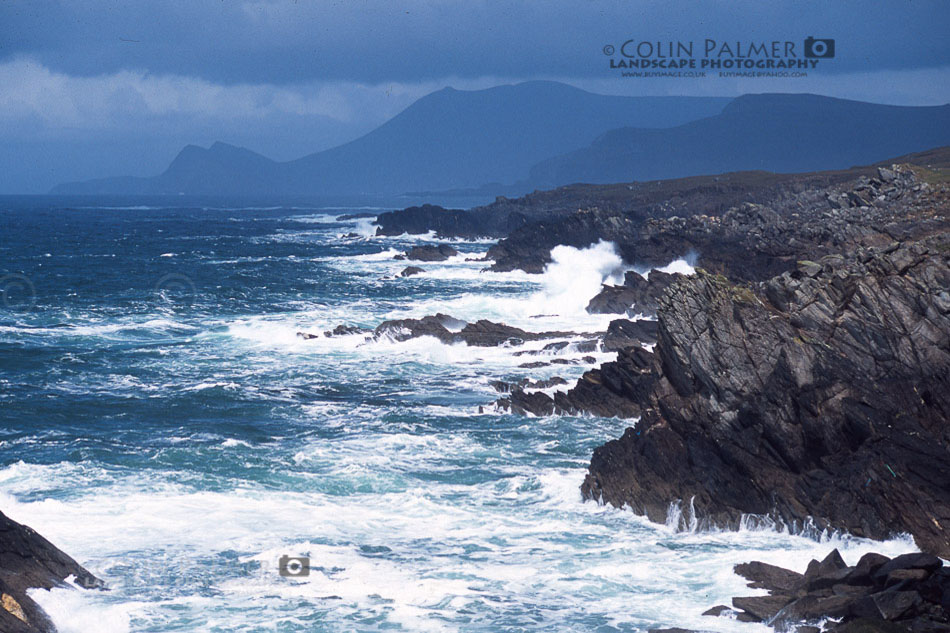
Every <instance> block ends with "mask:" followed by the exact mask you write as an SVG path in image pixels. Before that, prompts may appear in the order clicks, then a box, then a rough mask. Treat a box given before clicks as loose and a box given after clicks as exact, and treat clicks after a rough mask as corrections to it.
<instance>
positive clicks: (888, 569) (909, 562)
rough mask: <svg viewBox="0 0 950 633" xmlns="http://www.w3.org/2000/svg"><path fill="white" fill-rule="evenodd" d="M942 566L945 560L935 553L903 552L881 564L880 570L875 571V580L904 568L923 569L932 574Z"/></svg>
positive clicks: (880, 579) (878, 580) (879, 580)
mask: <svg viewBox="0 0 950 633" xmlns="http://www.w3.org/2000/svg"><path fill="white" fill-rule="evenodd" d="M942 566H943V562H942V561H941V560H940V559H939V558H937V557H936V556H934V555H933V554H924V553H913V554H901V555H900V556H895V557H894V558H892V559H891V560H889V561H888V562H886V563H884V564H883V565H881V567H880V568H878V570H877V571H876V572H875V573H874V580H875V581H877V582H881V581H882V580H883V579H885V578H887V577H888V576H890V575H891V574H893V572H895V571H899V570H902V569H921V570H924V571H926V572H927V574H928V575H930V574H931V573H933V572H935V571H937V570H938V569H940V568H941V567H942Z"/></svg>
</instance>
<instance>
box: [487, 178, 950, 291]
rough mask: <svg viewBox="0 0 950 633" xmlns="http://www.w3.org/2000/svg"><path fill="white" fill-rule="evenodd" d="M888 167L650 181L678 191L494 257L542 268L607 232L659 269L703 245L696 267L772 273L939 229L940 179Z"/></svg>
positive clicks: (526, 236)
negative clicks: (934, 213)
mask: <svg viewBox="0 0 950 633" xmlns="http://www.w3.org/2000/svg"><path fill="white" fill-rule="evenodd" d="M887 171H888V172H889V173H890V174H891V176H889V178H891V180H888V181H885V180H883V179H881V178H880V177H878V176H874V175H873V174H875V173H877V172H876V171H875V170H871V169H868V168H862V169H859V170H854V171H850V172H828V173H824V174H804V175H802V174H799V175H794V176H793V175H786V176H782V177H779V176H777V175H774V174H772V175H764V174H759V177H760V178H761V181H759V182H757V183H756V184H752V182H755V179H753V178H751V175H750V174H725V175H723V176H719V177H716V178H721V179H722V182H721V184H720V186H719V187H714V186H713V185H712V183H708V182H707V183H705V184H704V185H703V186H699V185H692V186H690V185H688V184H687V182H686V181H660V182H657V183H642V184H641V185H638V186H642V187H644V188H646V189H648V190H653V189H657V190H662V191H666V192H667V196H668V197H667V198H665V199H659V200H654V199H651V198H649V197H647V198H645V199H646V200H649V202H646V203H644V204H643V206H641V205H638V204H636V203H634V202H633V201H632V200H631V202H630V205H628V206H626V207H623V208H606V209H605V208H588V209H582V210H580V211H577V212H576V213H572V214H570V215H568V216H564V217H562V218H559V219H557V220H552V221H548V222H544V223H537V224H531V225H528V226H525V227H524V228H523V229H519V230H518V231H515V232H514V233H512V234H511V235H510V236H509V237H508V238H506V239H504V240H502V241H500V242H499V243H498V244H496V245H495V246H493V247H492V248H491V249H490V250H489V253H488V256H489V257H490V258H492V259H494V260H495V263H494V264H493V265H492V268H493V269H494V270H512V269H516V268H520V269H522V270H526V271H528V272H541V271H542V270H543V268H544V266H545V265H546V264H547V263H548V262H549V261H550V249H551V248H553V247H554V246H556V245H558V244H567V245H570V246H574V247H577V248H581V247H586V246H590V245H591V244H595V243H597V242H598V241H599V240H607V241H612V242H614V243H615V244H616V245H617V249H618V252H619V253H620V255H621V256H622V257H623V258H624V260H625V261H629V262H636V263H638V264H642V265H646V266H653V267H657V266H663V265H666V264H668V263H669V262H670V261H672V260H674V259H676V258H680V257H683V256H684V255H687V254H689V253H696V254H697V262H696V265H698V266H700V267H702V268H704V269H706V270H709V271H712V272H716V273H721V274H724V275H726V276H728V277H730V278H731V279H735V280H740V281H762V280H765V279H768V278H770V277H772V276H775V275H778V274H780V273H782V272H785V271H789V270H792V269H794V268H795V266H796V262H797V261H798V260H800V259H803V257H802V255H803V254H808V258H809V259H818V258H820V257H822V256H824V255H827V254H833V253H838V252H841V251H842V250H845V249H854V248H857V247H860V246H882V245H884V244H887V243H889V242H892V241H894V240H902V241H907V240H910V239H918V238H919V237H920V236H922V235H926V234H931V233H933V232H935V231H938V230H939V229H940V227H939V224H938V223H934V222H933V221H932V218H931V216H930V206H929V201H930V196H928V195H927V194H928V193H929V189H930V186H929V185H928V184H927V183H926V182H923V181H921V180H920V179H919V178H918V177H917V176H916V174H915V172H914V170H913V169H912V168H909V167H906V166H899V165H895V166H893V167H892V168H890V169H888V170H887ZM687 180H688V179H687ZM730 183H731V185H730ZM740 183H742V184H740ZM855 193H858V194H860V199H861V200H866V201H867V202H868V204H860V203H857V202H855V200H856V198H855V196H854V195H849V194H855ZM727 201H728V202H729V203H731V204H728V206H727ZM921 202H922V204H921ZM618 292H619V291H616V290H615V291H610V292H608V295H610V296H605V297H604V301H605V302H607V301H608V299H612V300H614V301H618V302H620V303H622V301H621V299H620V298H618V297H617V296H614V295H616V293H618ZM611 293H613V294H611ZM595 307H596V306H595Z"/></svg>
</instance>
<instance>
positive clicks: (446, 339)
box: [374, 314, 576, 347]
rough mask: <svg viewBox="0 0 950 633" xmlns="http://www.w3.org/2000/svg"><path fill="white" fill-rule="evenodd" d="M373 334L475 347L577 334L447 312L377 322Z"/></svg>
mask: <svg viewBox="0 0 950 633" xmlns="http://www.w3.org/2000/svg"><path fill="white" fill-rule="evenodd" d="M374 335H375V336H376V337H377V338H379V337H383V336H385V337H388V338H390V339H392V340H395V341H407V340H409V339H411V338H418V337H420V336H432V337H435V338H437V339H439V340H440V341H442V342H443V343H465V344H466V345H471V346H474V347H495V346H498V345H522V344H523V343H524V342H525V341H541V340H545V339H550V338H563V337H573V336H576V334H574V333H573V332H528V331H526V330H522V329H521V328H516V327H512V326H510V325H505V324H504V323H495V322H493V321H488V320H485V319H480V320H478V321H476V322H475V323H466V322H465V321H461V320H459V319H456V318H453V317H451V316H449V315H447V314H436V315H435V316H425V317H422V318H421V319H396V320H391V321H384V322H382V323H380V324H379V325H378V326H376V329H375V330H374Z"/></svg>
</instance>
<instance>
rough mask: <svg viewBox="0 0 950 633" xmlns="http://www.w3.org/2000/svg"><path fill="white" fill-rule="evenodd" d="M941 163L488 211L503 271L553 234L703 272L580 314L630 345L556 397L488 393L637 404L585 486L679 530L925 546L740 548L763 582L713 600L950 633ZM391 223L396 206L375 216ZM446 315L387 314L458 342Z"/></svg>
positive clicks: (536, 261) (527, 265) (606, 405)
mask: <svg viewBox="0 0 950 633" xmlns="http://www.w3.org/2000/svg"><path fill="white" fill-rule="evenodd" d="M948 168H950V149H948V148H940V149H938V150H932V151H930V152H925V153H922V154H920V155H913V156H909V157H902V159H899V160H894V161H888V162H886V163H884V164H881V165H877V166H872V167H868V168H855V169H852V170H846V171H841V172H827V173H818V174H805V175H775V174H750V173H743V174H726V175H723V176H719V177H708V178H698V179H680V180H678V181H661V182H659V183H632V184H630V185H625V186H624V187H625V188H626V192H624V191H623V190H622V188H621V186H619V185H617V186H600V188H598V187H595V186H576V187H573V188H572V187H568V188H561V189H560V190H555V191H553V192H546V194H543V193H540V192H536V193H535V194H532V196H533V197H532V196H528V197H525V198H523V199H519V200H517V201H511V200H499V201H497V202H496V203H494V204H493V205H489V207H487V209H489V213H488V214H487V215H488V217H492V218H495V219H494V220H491V221H492V222H496V221H497V218H498V217H499V216H504V215H505V214H507V215H506V216H505V217H506V218H508V219H510V218H511V217H515V216H514V214H515V213H521V215H519V216H517V220H516V221H514V222H513V224H514V225H518V224H521V226H516V228H514V229H513V230H512V229H511V228H510V227H511V225H506V226H505V228H504V229H502V228H499V227H500V226H501V225H500V224H497V223H496V225H495V228H494V229H492V231H494V232H490V231H486V232H485V233H484V234H490V235H496V236H497V235H499V234H501V233H505V232H506V231H507V233H506V234H505V236H504V237H503V239H501V240H500V241H499V242H498V243H497V244H496V245H495V246H493V247H492V248H491V250H490V251H489V254H488V259H490V260H493V264H492V269H493V270H512V269H521V270H525V271H527V272H541V271H542V270H543V269H544V266H545V265H546V264H547V263H548V262H549V261H550V250H551V248H552V247H553V246H556V245H560V244H567V245H571V246H575V247H586V246H589V245H591V244H594V243H596V242H597V241H599V240H606V241H612V242H614V243H615V244H616V246H617V249H618V251H619V253H620V254H621V255H622V256H623V258H624V260H625V261H628V262H636V263H637V264H638V265H643V266H644V267H645V268H649V267H657V266H660V265H664V264H666V263H668V262H670V261H671V260H672V259H674V258H677V257H684V256H690V257H691V258H692V261H693V262H694V263H695V264H696V267H697V270H696V274H694V275H690V276H686V275H681V274H668V273H662V272H660V271H656V270H654V271H653V272H652V273H650V274H649V275H648V276H646V277H644V276H641V275H639V274H636V273H628V274H627V275H626V277H625V279H624V281H623V283H622V284H620V285H617V286H604V288H603V289H602V291H601V292H600V293H599V294H598V295H597V296H595V297H594V298H593V299H592V300H591V301H590V304H589V305H588V308H587V309H588V311H589V312H591V313H605V314H617V315H618V319H617V320H616V321H614V322H613V323H611V326H610V328H609V329H608V331H607V332H602V333H592V336H591V342H592V344H596V345H597V346H598V347H597V349H600V350H607V349H609V350H613V351H617V358H616V360H614V361H610V362H606V363H603V364H602V365H601V366H600V367H598V368H596V369H591V370H589V371H587V372H586V373H585V374H584V375H583V377H582V378H581V379H580V380H579V381H578V382H577V384H576V385H574V386H573V387H570V388H567V387H566V386H565V387H563V388H561V389H560V390H556V391H553V392H552V391H551V389H549V387H552V386H554V387H557V386H558V385H559V384H560V383H558V382H556V381H553V382H552V383H550V384H549V383H544V385H541V384H540V382H538V381H531V380H528V379H525V380H522V381H520V382H518V383H499V384H498V385H497V386H496V388H497V389H498V390H499V391H500V392H502V397H501V398H500V399H499V400H498V401H497V403H496V404H497V406H498V407H499V408H500V409H502V410H508V411H512V412H515V413H520V414H532V415H551V414H569V415H595V416H604V417H618V418H626V419H634V420H635V423H634V424H633V425H631V426H630V427H629V428H627V430H626V432H625V433H624V434H623V435H622V437H620V438H618V439H616V440H612V441H610V442H607V443H606V444H605V445H603V446H601V447H600V448H598V449H596V450H595V451H594V454H593V456H592V459H591V463H590V467H589V472H588V475H587V477H586V479H585V480H584V482H583V485H582V489H581V491H582V494H583V496H584V497H585V498H587V499H590V500H596V501H598V502H601V503H609V504H612V505H614V506H617V507H622V506H626V507H629V508H631V509H632V510H633V511H634V512H637V513H639V514H643V515H646V516H647V517H649V518H650V519H652V520H654V521H659V522H663V521H666V520H667V519H668V517H669V513H670V511H671V509H672V508H676V509H677V510H678V514H679V515H680V516H681V521H683V522H684V526H685V524H687V523H690V524H693V525H699V526H708V527H712V526H717V527H724V528H730V527H731V528H735V527H738V526H739V525H740V524H741V523H742V522H744V521H748V520H750V519H758V520H761V521H768V522H771V523H774V524H778V525H781V526H785V527H788V528H789V529H792V530H801V529H802V528H803V527H804V526H806V525H809V526H812V527H815V528H817V529H818V530H830V531H841V532H847V533H849V534H853V535H856V536H861V537H867V538H872V539H886V538H889V537H893V536H895V535H897V534H902V533H903V534H910V535H912V536H913V538H914V540H915V542H916V544H917V546H918V547H919V548H920V549H921V550H922V551H923V552H924V554H920V555H914V556H916V558H905V557H898V558H897V559H894V561H888V560H886V559H885V558H884V557H881V556H879V555H869V556H868V557H865V558H864V559H862V560H861V561H860V562H859V563H858V564H857V565H856V566H855V567H848V566H846V565H844V563H843V562H842V561H841V560H840V556H837V553H836V552H835V553H833V555H829V558H827V559H825V560H824V561H821V562H819V561H815V562H814V563H813V566H809V570H808V571H806V572H805V573H804V574H797V573H795V572H786V571H784V570H778V571H776V570H777V569H778V568H775V569H772V568H770V567H769V566H764V564H762V563H750V564H749V565H746V566H740V568H741V569H738V568H737V573H740V574H741V575H744V576H746V577H747V578H749V579H750V580H752V581H753V585H752V586H754V587H757V588H765V589H769V590H770V591H772V592H773V593H772V595H771V596H763V597H756V598H748V599H746V598H737V602H736V603H734V605H733V607H734V608H728V607H722V608H720V609H719V611H720V612H723V613H725V612H727V611H728V612H729V613H731V614H732V615H733V617H738V618H739V619H743V620H747V621H757V622H765V623H768V624H770V625H771V626H774V627H775V628H776V629H777V630H780V631H789V630H796V627H798V628H797V630H798V631H802V632H803V633H804V632H805V631H808V632H809V633H811V631H817V630H818V629H809V628H805V624H803V623H807V624H808V626H813V625H815V624H816V623H819V621H822V622H824V626H825V629H826V630H836V631H906V630H913V631H931V630H948V628H947V626H948V622H950V619H948V610H950V581H948V575H947V571H946V569H944V568H943V567H942V565H941V564H940V561H939V558H936V557H942V558H950V220H948V211H950V186H948V183H950V179H948V177H947V173H948ZM516 209H520V211H516ZM525 209H529V210H530V211H531V212H532V213H533V215H529V214H526V213H524V210H525ZM480 211H481V210H473V211H472V212H469V214H470V215H471V216H475V215H477V214H478V213H479V212H480ZM430 212H432V213H435V211H434V210H430ZM452 217H462V216H452ZM466 217H467V216H466ZM466 221H471V222H473V220H471V218H469V219H468V220H466ZM398 226H399V217H398V213H397V214H394V216H392V217H390V218H388V219H385V220H384V221H383V223H382V226H381V228H380V231H381V232H382V233H386V232H389V231H395V230H397V228H398ZM427 226H428V225H427ZM429 228H431V227H429ZM439 230H440V231H441V233H442V234H444V235H450V234H453V233H452V231H453V230H455V229H453V228H452V227H450V226H447V225H442V227H441V229H439ZM465 230H466V231H472V230H474V229H472V228H471V225H469V226H468V228H466V229H465ZM387 234H388V233H387ZM454 234H458V233H454ZM643 317H650V319H651V320H643ZM428 318H434V317H427V319H428ZM422 321H423V322H424V321H425V319H423V320H422ZM436 322H438V323H440V324H441V321H439V320H438V319H436V320H435V322H432V323H429V324H425V323H418V324H415V323H414V324H406V323H400V324H396V325H393V324H390V325H388V326H387V327H398V328H402V329H403V331H408V332H410V333H411V334H410V335H415V334H414V333H415V332H417V331H419V328H423V329H425V328H435V329H436V331H435V334H434V335H436V336H437V337H438V338H440V340H447V341H466V342H468V341H467V340H466V336H465V335H462V334H461V333H460V332H458V331H456V332H451V331H450V330H451V329H450V328H447V329H446V331H445V332H442V331H441V330H438V328H436V325H435V323H436ZM384 325H385V324H384ZM380 327H383V326H380ZM465 327H469V326H468V325H466V326H465ZM483 327H484V325H483ZM491 327H492V328H494V329H495V330H496V331H499V332H502V333H503V332H505V330H504V328H505V327H507V326H503V325H501V324H491ZM378 330H379V328H377V333H376V334H377V335H378V334H379V332H378ZM559 334H563V333H550V336H551V337H552V338H556V337H557V336H558V335H559ZM528 336H530V335H528V334H527V333H524V332H517V333H512V336H511V337H509V338H508V339H505V340H507V341H508V342H509V343H510V342H511V341H517V340H526V339H527V337H528ZM535 336H545V335H540V334H539V335H535ZM484 340H485V341H486V342H488V343H489V344H498V342H499V341H500V337H499V336H495V337H493V338H491V337H490V338H488V339H484ZM469 344H478V343H472V342H469ZM562 382H563V381H562ZM541 387H544V388H546V389H542V388H541ZM921 561H924V562H921ZM934 561H936V562H934ZM925 563H926V564H925ZM762 570H766V571H762ZM779 613H781V614H783V615H781V617H777V614H779Z"/></svg>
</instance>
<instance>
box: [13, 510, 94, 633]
mask: <svg viewBox="0 0 950 633" xmlns="http://www.w3.org/2000/svg"><path fill="white" fill-rule="evenodd" d="M70 576H72V577H74V578H75V582H76V584H78V585H79V586H81V587H85V588H87V589H99V588H102V587H103V583H102V581H101V580H99V579H98V578H96V577H95V576H93V575H92V574H91V573H90V572H89V571H87V570H86V569H85V568H83V567H82V566H81V565H80V564H79V563H77V562H76V561H75V560H73V559H72V558H70V557H69V556H68V555H66V554H65V553H63V552H62V551H61V550H59V549H58V548H57V547H56V546H55V545H53V544H52V543H50V542H49V541H48V540H46V539H45V538H43V537H42V536H40V535H39V534H37V533H36V532H35V531H34V530H32V529H31V528H29V527H27V526H25V525H22V524H20V523H17V522H16V521H13V520H11V519H10V518H8V517H7V516H5V515H4V514H3V513H0V607H2V608H0V630H2V631H11V632H12V633H20V632H22V633H51V632H53V631H54V630H55V629H54V627H53V624H52V622H51V621H50V620H49V617H48V616H47V615H46V614H45V613H44V612H43V610H42V609H41V608H40V607H39V605H38V604H37V603H36V602H34V601H33V599H32V598H30V597H29V595H27V590H29V589H33V588H39V589H52V588H53V587H66V586H68V585H67V584H66V582H65V581H66V578H68V577H70Z"/></svg>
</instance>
